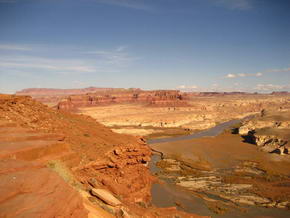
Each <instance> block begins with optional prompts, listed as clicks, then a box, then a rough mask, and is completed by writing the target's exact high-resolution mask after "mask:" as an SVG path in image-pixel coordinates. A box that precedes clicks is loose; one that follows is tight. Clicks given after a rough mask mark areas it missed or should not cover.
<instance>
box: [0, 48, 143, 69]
mask: <svg viewBox="0 0 290 218" xmlns="http://www.w3.org/2000/svg"><path fill="white" fill-rule="evenodd" d="M1 48H2V49H9V50H11V51H10V52H9V55H8V54H6V55H4V53H3V54H0V68H1V70H0V73H2V74H3V73H5V74H7V73H14V72H21V71H23V72H29V71H30V72H37V73H58V74H72V73H73V74H76V73H112V72H120V70H121V69H122V68H126V67H128V66H130V65H131V64H132V63H133V62H134V61H135V60H137V59H138V58H136V57H132V56H131V55H130V54H129V53H127V52H125V49H126V47H125V46H119V47H117V48H116V49H114V50H101V51H100V50H96V51H91V52H83V50H85V48H80V47H78V48H76V47H63V48H61V47H59V46H57V47H53V46H50V47H48V46H45V45H29V46H20V45H12V44H9V45H8V44H5V45H3V44H0V49H1ZM32 48H33V49H32ZM28 50H29V53H25V54H29V55H23V54H22V55H20V53H19V51H28ZM39 54H41V55H39ZM51 54H57V57H56V55H54V57H53V58H51ZM68 54H69V56H73V57H74V58H66V57H67V56H68Z"/></svg>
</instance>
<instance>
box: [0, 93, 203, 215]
mask: <svg viewBox="0 0 290 218" xmlns="http://www.w3.org/2000/svg"><path fill="white" fill-rule="evenodd" d="M150 155H151V151H150V149H149V148H148V147H147V145H146V144H145V143H144V141H143V140H142V139H140V138H137V137H133V136H127V135H121V134H117V133H113V132H112V131H111V130H110V129H108V128H106V127H105V126H103V125H101V124H99V123H97V122H96V121H95V120H94V119H92V118H90V117H87V116H82V115H74V114H70V113H65V112H59V111H56V110H53V109H50V108H48V107H47V106H45V105H43V104H41V103H39V102H36V101H34V100H32V99H31V98H30V97H21V96H10V95H0V196H1V197H0V217H114V216H117V217H160V216H162V217H174V216H181V217H199V216H197V215H191V214H186V213H183V212H180V211H177V210H176V209H175V208H164V209H159V208H155V207H153V206H150V200H151V196H150V189H151V183H152V182H153V181H154V178H153V177H152V176H151V175H150V172H149V170H148V167H147V163H148V161H149V160H150ZM94 190H101V191H98V195H97V194H96V191H94ZM100 193H103V194H101V195H100ZM104 193H105V194H104ZM108 199H115V202H120V203H118V204H114V205H112V203H110V202H108Z"/></svg>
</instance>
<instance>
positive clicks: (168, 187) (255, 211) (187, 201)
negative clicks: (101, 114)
mask: <svg viewBox="0 0 290 218" xmlns="http://www.w3.org/2000/svg"><path fill="white" fill-rule="evenodd" d="M248 118H249V117H247V118H245V119H248ZM239 122H241V120H231V121H228V122H224V123H221V124H219V125H217V126H215V127H213V128H211V129H208V130H204V131H201V132H199V133H195V134H192V135H187V136H179V137H173V138H161V139H151V140H148V141H147V142H148V144H149V146H150V144H154V143H164V142H167V143H168V142H175V141H181V140H187V139H194V138H200V137H213V136H217V135H219V134H220V133H221V132H223V131H224V130H225V129H228V128H229V127H231V126H233V125H235V124H237V123H239ZM160 159H161V155H159V154H154V155H153V156H152V159H151V162H150V163H149V168H150V171H151V173H152V174H156V173H158V172H160V171H161V169H160V168H158V167H157V166H156V163H157V162H158V161H159V160H160ZM163 182H164V183H163V184H159V183H157V184H153V185H152V190H151V195H152V203H153V204H154V205H155V206H157V207H172V206H176V207H177V208H178V209H179V210H183V211H185V212H188V213H194V214H198V215H203V216H211V217H224V218H232V217H237V218H239V217H240V218H242V217H255V218H258V217H268V218H270V217H275V218H276V217H281V218H286V217H287V218H288V217H290V213H289V211H288V210H284V209H277V208H265V207H257V206H244V207H245V208H246V209H247V211H246V212H244V211H241V210H238V209H234V210H231V211H229V212H227V213H225V214H216V213H214V212H212V211H211V210H210V209H209V208H208V207H207V205H206V204H205V202H204V200H203V199H201V198H199V197H197V196H195V195H193V194H192V193H191V192H189V191H187V190H186V189H184V188H181V187H179V186H177V185H175V184H174V183H172V182H170V180H168V179H164V180H163Z"/></svg>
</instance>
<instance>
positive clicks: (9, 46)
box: [0, 44, 32, 51]
mask: <svg viewBox="0 0 290 218" xmlns="http://www.w3.org/2000/svg"><path fill="white" fill-rule="evenodd" d="M0 50H16V51H30V50H32V48H31V47H30V46H27V45H16V44H0Z"/></svg>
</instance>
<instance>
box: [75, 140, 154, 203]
mask: <svg viewBox="0 0 290 218" xmlns="http://www.w3.org/2000/svg"><path fill="white" fill-rule="evenodd" d="M105 156H106V157H107V158H106V159H103V158H99V159H97V160H95V161H92V162H90V163H88V164H87V165H83V166H79V167H76V168H74V169H73V171H74V172H75V174H76V175H77V176H78V178H80V180H81V181H82V183H83V184H86V185H87V187H88V188H96V187H102V186H104V187H106V188H108V189H109V190H110V191H111V192H112V193H114V194H115V195H117V196H121V197H122V199H123V200H124V201H125V202H127V203H130V204H132V203H138V202H141V203H148V202H149V201H150V200H151V194H150V191H151V184H152V182H153V181H154V178H153V177H152V176H151V175H150V173H149V170H148V168H147V163H148V162H149V160H150V156H151V151H150V149H149V148H148V147H147V146H146V145H145V144H143V145H140V146H136V145H127V146H122V147H119V146H117V147H115V148H114V149H112V150H111V151H109V152H108V153H107V154H106V155H105ZM141 175H142V176H141Z"/></svg>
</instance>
